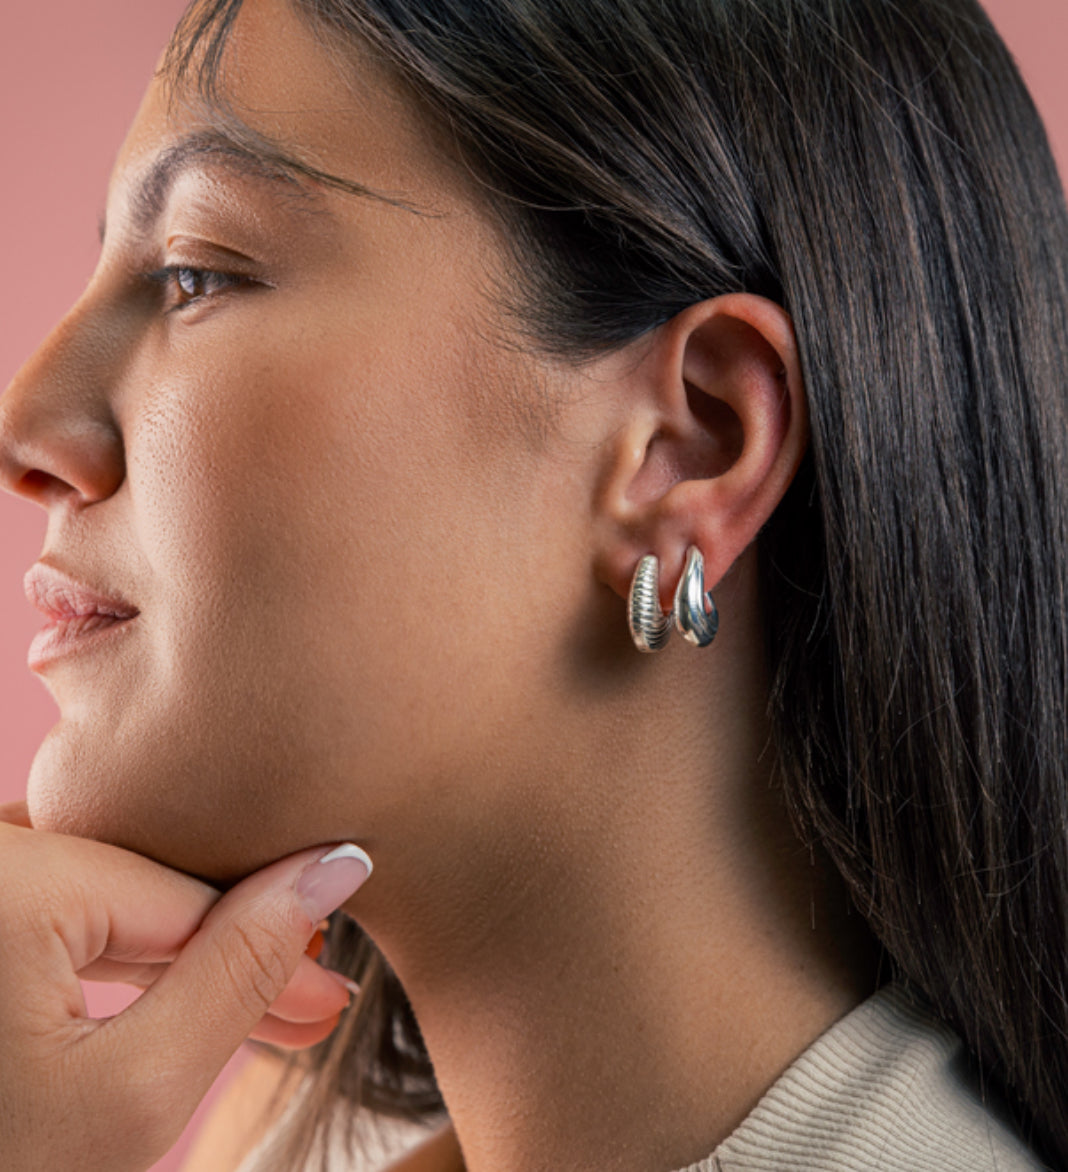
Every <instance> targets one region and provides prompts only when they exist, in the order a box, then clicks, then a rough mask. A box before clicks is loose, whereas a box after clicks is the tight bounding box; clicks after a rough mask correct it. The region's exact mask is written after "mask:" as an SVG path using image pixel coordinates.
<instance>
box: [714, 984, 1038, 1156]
mask: <svg viewBox="0 0 1068 1172" xmlns="http://www.w3.org/2000/svg"><path fill="white" fill-rule="evenodd" d="M711 1167H712V1168H715V1169H718V1170H720V1172H748V1170H750V1169H753V1170H755V1169H763V1168H783V1167H789V1168H791V1169H796V1170H797V1172H816V1170H817V1169H819V1170H821V1172H823V1170H829V1169H835V1170H839V1172H875V1170H878V1172H1037V1170H1039V1169H1041V1168H1042V1165H1041V1163H1039V1161H1038V1160H1037V1158H1036V1157H1035V1156H1034V1155H1033V1154H1032V1153H1031V1152H1030V1150H1029V1149H1028V1148H1027V1146H1026V1145H1025V1144H1024V1143H1023V1141H1022V1140H1021V1139H1020V1138H1019V1137H1018V1136H1017V1135H1016V1133H1015V1132H1014V1130H1013V1128H1012V1126H1011V1124H1010V1123H1009V1121H1008V1116H1007V1113H1006V1112H1005V1110H1004V1109H1003V1107H1002V1105H1001V1103H1000V1100H999V1099H998V1097H997V1096H996V1094H995V1093H994V1092H993V1091H992V1089H991V1088H989V1087H987V1088H984V1087H983V1086H982V1084H981V1082H980V1080H979V1078H978V1077H977V1075H976V1072H975V1070H974V1068H973V1066H972V1064H971V1062H970V1060H969V1058H968V1055H967V1053H966V1051H965V1048H964V1045H963V1043H962V1042H961V1040H960V1038H959V1037H958V1036H957V1035H956V1034H955V1033H954V1032H953V1031H952V1030H951V1029H950V1028H949V1027H948V1026H946V1025H945V1023H943V1022H942V1021H940V1020H939V1019H938V1018H937V1017H935V1016H934V1015H933V1014H932V1013H930V1012H929V1011H928V1010H927V1009H926V1008H925V1007H923V1006H922V1005H921V1004H920V1003H919V1002H917V1001H915V1000H913V999H912V998H911V997H910V996H909V995H908V994H907V993H906V992H905V991H904V990H903V989H901V988H900V987H898V986H894V985H891V986H887V987H886V988H884V989H881V990H880V991H879V992H878V993H876V994H875V996H874V997H871V998H869V999H868V1000H867V1001H865V1002H864V1003H863V1004H862V1005H860V1006H858V1007H857V1008H856V1009H855V1010H854V1011H853V1012H852V1013H850V1014H848V1015H847V1016H846V1017H845V1018H843V1019H842V1020H841V1021H840V1022H838V1023H837V1025H835V1026H833V1027H832V1028H831V1029H830V1030H829V1031H828V1032H827V1033H826V1034H824V1035H823V1037H821V1038H819V1039H818V1040H817V1041H816V1042H815V1043H814V1044H813V1045H812V1046H811V1047H810V1048H809V1049H808V1050H806V1051H805V1053H804V1054H802V1055H801V1057H800V1058H798V1059H797V1061H796V1062H795V1063H794V1064H793V1065H792V1066H791V1067H790V1068H789V1069H788V1070H787V1071H786V1072H785V1074H783V1076H782V1077H781V1078H780V1079H779V1080H778V1082H776V1083H775V1085H774V1086H773V1087H772V1088H771V1089H770V1090H769V1091H768V1092H767V1094H766V1095H765V1096H764V1098H762V1099H761V1101H760V1102H759V1103H758V1104H757V1106H756V1108H754V1110H753V1112H752V1113H751V1114H750V1115H749V1116H748V1117H747V1118H746V1119H745V1120H744V1121H743V1123H742V1124H741V1125H740V1126H739V1128H738V1129H737V1130H736V1131H735V1132H734V1133H733V1134H732V1135H730V1136H728V1138H727V1139H726V1140H724V1142H723V1143H722V1144H721V1145H720V1147H719V1148H717V1150H716V1152H715V1154H714V1161H713V1162H712V1164H711Z"/></svg>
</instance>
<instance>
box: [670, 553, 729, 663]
mask: <svg viewBox="0 0 1068 1172" xmlns="http://www.w3.org/2000/svg"><path fill="white" fill-rule="evenodd" d="M706 602H707V603H708V606H709V611H708V612H706V611H705V603H706ZM675 627H676V629H677V630H678V632H679V634H680V635H681V636H682V637H683V638H684V639H688V640H689V641H690V642H691V643H692V644H693V645H694V646H695V647H707V646H708V645H709V643H711V642H712V640H713V639H714V638H715V637H716V631H717V630H718V628H719V612H718V611H717V610H716V604H715V602H713V601H712V595H711V594H708V593H706V592H705V559H704V558H703V557H702V556H701V551H700V550H699V549H698V548H697V546H696V545H691V546H690V549H689V552H688V554H687V556H686V569H685V570H683V572H682V577H681V578H680V579H679V584H678V586H677V587H676V588H675Z"/></svg>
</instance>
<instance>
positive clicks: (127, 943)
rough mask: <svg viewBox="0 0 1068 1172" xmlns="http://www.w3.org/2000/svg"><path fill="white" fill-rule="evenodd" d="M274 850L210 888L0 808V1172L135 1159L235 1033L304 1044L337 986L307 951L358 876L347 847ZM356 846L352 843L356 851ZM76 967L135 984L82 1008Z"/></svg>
mask: <svg viewBox="0 0 1068 1172" xmlns="http://www.w3.org/2000/svg"><path fill="white" fill-rule="evenodd" d="M328 851H329V848H327V847H317V848H313V849H311V850H306V851H301V852H300V853H298V854H295V855H290V856H289V857H288V858H285V859H281V860H279V861H278V862H275V863H272V864H271V865H270V866H268V867H265V868H263V870H261V871H257V872H256V873H255V874H254V875H251V876H249V877H248V878H247V879H245V880H243V881H242V882H241V883H239V884H238V885H237V886H236V887H234V888H233V889H232V890H231V891H229V892H227V893H226V894H225V895H223V896H220V894H219V892H218V891H216V890H215V889H214V888H212V887H209V886H207V885H206V884H204V883H200V882H198V881H197V880H195V879H192V878H190V877H189V876H188V875H183V874H181V873H180V872H178V871H172V870H171V869H170V868H167V867H163V866H161V865H160V864H158V863H155V862H152V861H151V860H150V859H146V858H143V857H142V856H141V855H137V854H134V853H132V852H130V851H126V850H121V849H119V848H117V847H112V846H107V845H105V844H103V843H98V842H92V841H90V840H88V839H82V838H74V837H71V836H68V835H61V834H49V833H46V832H43V831H36V830H33V829H32V828H31V827H30V824H29V819H28V817H27V816H26V809H25V804H24V803H12V804H8V805H6V806H5V805H0V1152H2V1153H3V1159H2V1165H3V1168H4V1170H5V1172H38V1170H40V1172H44V1170H45V1169H48V1170H49V1172H55V1170H56V1169H67V1168H78V1169H79V1172H144V1170H145V1169H147V1168H149V1167H150V1166H151V1165H152V1164H153V1163H155V1161H156V1160H158V1159H159V1158H160V1157H161V1156H162V1155H163V1154H164V1153H165V1152H166V1151H168V1150H169V1149H170V1148H171V1147H172V1146H173V1145H174V1143H175V1141H176V1140H177V1139H178V1137H179V1135H180V1134H181V1131H182V1129H183V1128H184V1127H185V1125H186V1123H188V1121H189V1119H190V1117H191V1116H192V1114H193V1111H194V1110H195V1109H196V1106H197V1104H198V1103H199V1102H200V1100H201V1099H202V1098H203V1097H204V1095H205V1094H206V1093H207V1091H208V1090H209V1088H210V1087H211V1084H212V1082H213V1081H214V1080H215V1078H216V1077H217V1076H218V1074H219V1072H220V1071H221V1070H222V1068H223V1067H224V1066H225V1065H226V1062H227V1061H228V1060H229V1058H230V1057H231V1056H232V1055H233V1054H234V1052H235V1051H236V1050H237V1048H238V1047H239V1046H240V1044H241V1043H242V1042H243V1041H244V1040H245V1038H246V1037H249V1036H250V1035H253V1034H255V1035H256V1036H258V1037H261V1038H264V1039H265V1040H269V1041H272V1042H275V1043H278V1044H283V1045H289V1046H305V1045H311V1044H312V1043H313V1042H316V1041H319V1040H321V1039H322V1038H324V1037H326V1036H327V1035H328V1034H329V1033H330V1031H331V1030H332V1029H333V1028H334V1026H335V1025H336V1024H337V1019H338V1015H339V1014H340V1012H341V1010H342V1009H343V1008H344V1006H345V1004H346V1002H347V1001H348V992H347V991H346V989H345V988H343V987H342V985H341V984H339V982H338V981H337V980H336V979H334V978H333V977H332V976H331V975H330V974H329V973H327V972H325V971H324V970H323V969H320V968H319V966H318V965H316V964H314V963H313V962H312V961H311V960H310V959H309V958H308V957H306V956H305V955H304V952H305V949H306V948H307V947H308V944H309V940H311V938H312V936H313V934H314V932H315V930H316V925H317V924H318V922H319V921H320V920H321V919H322V918H323V917H324V916H326V915H327V914H329V912H331V911H333V910H334V908H336V907H338V906H340V904H341V903H343V902H344V901H345V900H346V899H348V897H349V895H351V894H352V892H353V891H355V890H356V888H357V887H358V886H359V885H360V883H361V882H362V881H363V879H364V878H366V874H367V867H366V865H365V864H363V863H362V862H360V861H359V859H358V858H357V857H353V856H357V855H362V852H359V851H356V850H353V848H349V850H348V855H347V857H344V858H342V859H340V860H338V861H335V862H328V863H326V864H325V865H323V864H321V863H320V862H319V861H318V860H319V859H320V857H322V856H324V855H326V854H327V853H328ZM364 857H366V856H364ZM78 977H83V978H88V979H92V980H109V981H115V980H119V981H125V982H128V983H131V984H136V985H140V986H141V987H142V988H144V989H145V990H146V991H145V992H144V993H143V994H142V995H141V996H140V997H139V998H138V999H137V1001H135V1002H134V1003H133V1004H132V1005H131V1006H129V1008H127V1009H126V1010H124V1011H123V1012H122V1013H120V1014H118V1015H116V1016H115V1017H111V1018H107V1019H105V1020H102V1021H94V1020H93V1019H91V1018H89V1017H87V1015H86V1008H85V1001H84V998H83V996H82V989H81V986H80V984H79V983H78Z"/></svg>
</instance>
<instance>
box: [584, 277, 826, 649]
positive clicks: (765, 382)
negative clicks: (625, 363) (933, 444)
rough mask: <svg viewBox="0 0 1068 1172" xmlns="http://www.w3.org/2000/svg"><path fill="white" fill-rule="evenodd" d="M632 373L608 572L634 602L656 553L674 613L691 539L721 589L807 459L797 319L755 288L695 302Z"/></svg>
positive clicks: (604, 514)
mask: <svg viewBox="0 0 1068 1172" xmlns="http://www.w3.org/2000/svg"><path fill="white" fill-rule="evenodd" d="M629 378H631V379H632V380H633V383H632V385H631V386H630V387H629V388H627V391H628V393H627V394H626V395H625V397H624V401H625V402H626V403H627V413H628V414H627V419H626V420H625V422H624V425H623V426H622V427H620V428H618V429H617V431H616V432H615V435H614V437H613V439H612V442H611V443H610V444H608V445H606V447H605V449H604V451H605V453H606V465H605V467H604V469H603V477H602V481H601V490H602V491H601V493H600V499H599V501H598V502H597V510H598V513H599V538H600V539H599V542H598V544H599V547H600V548H599V549H598V559H597V573H598V576H599V577H600V578H601V580H602V581H604V582H605V583H606V584H607V585H609V586H610V587H611V588H612V589H613V590H615V591H616V593H618V594H620V595H621V596H622V597H624V598H628V597H629V595H630V591H631V581H632V578H633V575H634V572H635V568H636V566H637V565H638V562H639V561H640V559H641V558H642V557H643V556H645V555H647V554H655V555H656V557H657V558H658V561H659V579H660V581H659V590H658V598H659V602H660V607H661V609H662V610H664V611H671V610H672V604H673V599H674V595H675V593H676V589H677V586H678V584H679V583H680V581H681V580H682V578H683V576H684V569H685V567H684V563H685V561H686V559H687V555H688V551H689V549H690V547H695V548H696V549H697V550H698V551H699V554H700V555H701V556H702V558H703V560H704V568H705V574H704V578H705V582H706V589H711V587H712V586H714V585H715V583H717V582H718V581H719V580H720V579H721V578H722V577H723V575H724V574H725V573H726V572H727V571H728V570H729V569H730V567H731V565H732V564H733V563H734V561H735V560H736V559H737V558H738V557H739V556H740V554H741V553H742V552H743V551H744V550H745V549H746V547H747V546H748V545H749V544H750V543H751V542H752V541H753V540H754V539H755V537H756V535H757V534H758V533H759V531H760V529H761V527H762V526H763V525H764V523H765V522H766V521H767V519H768V517H770V516H771V514H772V512H773V511H774V509H775V507H776V506H777V505H778V503H779V501H780V500H781V499H782V497H783V495H784V494H785V492H786V489H787V488H788V487H789V484H790V482H791V480H792V479H793V476H794V474H795V473H796V471H797V468H798V466H799V465H800V462H801V458H802V456H803V454H804V450H805V446H806V444H807V441H808V424H807V411H806V406H805V396H804V389H803V387H802V384H801V373H800V363H799V359H798V354H797V344H796V340H795V337H794V332H793V326H792V323H791V321H790V317H789V315H788V314H787V313H786V311H785V310H784V309H783V308H782V307H781V306H779V305H776V304H775V303H774V302H772V301H769V300H767V299H766V298H763V297H758V296H756V295H755V294H748V293H732V294H726V295H724V296H722V297H717V298H713V299H712V300H709V301H706V302H702V303H700V304H699V305H694V306H691V307H690V308H689V309H687V310H685V311H684V312H683V313H681V314H679V315H678V316H677V317H675V318H673V319H672V320H671V321H669V322H667V323H665V324H664V325H663V326H661V327H660V329H659V331H658V332H657V334H656V335H655V337H653V339H652V341H651V343H650V344H649V345H648V348H647V350H646V352H645V356H644V358H643V360H642V362H641V363H640V364H639V365H638V366H636V367H635V369H634V370H633V372H632V374H631V375H630V376H629ZM691 578H693V574H692V573H691ZM689 613H690V615H691V618H692V621H693V622H694V623H695V624H696V625H697V626H700V624H701V620H700V618H699V617H698V616H697V612H696V609H695V608H694V609H692V610H691V611H690V612H689ZM702 613H703V614H705V615H707V611H703V612H702Z"/></svg>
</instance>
